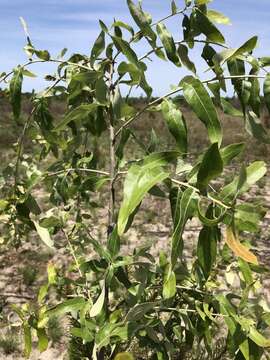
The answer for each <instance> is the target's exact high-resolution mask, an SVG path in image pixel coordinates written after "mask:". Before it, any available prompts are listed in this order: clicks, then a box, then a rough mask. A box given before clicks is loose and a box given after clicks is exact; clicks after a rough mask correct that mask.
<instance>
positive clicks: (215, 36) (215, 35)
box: [196, 10, 225, 44]
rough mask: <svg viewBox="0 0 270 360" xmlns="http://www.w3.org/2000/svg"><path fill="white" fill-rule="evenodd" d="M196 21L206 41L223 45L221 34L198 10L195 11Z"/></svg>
mask: <svg viewBox="0 0 270 360" xmlns="http://www.w3.org/2000/svg"><path fill="white" fill-rule="evenodd" d="M196 21H197V24H198V26H199V29H200V31H201V32H202V33H203V34H204V35H205V36H206V37H207V39H209V40H211V41H215V42H218V43H220V44H224V43H225V39H224V36H223V35H222V34H221V32H220V31H219V30H218V29H217V28H216V27H215V25H214V24H213V23H212V22H211V21H210V19H209V18H208V17H207V16H206V15H204V13H203V12H201V11H200V10H196Z"/></svg>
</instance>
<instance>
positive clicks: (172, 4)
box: [171, 0, 177, 15]
mask: <svg viewBox="0 0 270 360" xmlns="http://www.w3.org/2000/svg"><path fill="white" fill-rule="evenodd" d="M171 10H172V14H173V15H175V14H176V13H177V6H176V3H175V1H174V0H172V2H171Z"/></svg>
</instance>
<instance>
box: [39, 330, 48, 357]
mask: <svg viewBox="0 0 270 360" xmlns="http://www.w3.org/2000/svg"><path fill="white" fill-rule="evenodd" d="M37 337H38V351H40V352H43V351H45V350H47V348H48V345H49V339H48V337H47V335H46V331H45V329H37Z"/></svg>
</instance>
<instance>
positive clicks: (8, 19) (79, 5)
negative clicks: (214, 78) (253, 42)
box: [0, 0, 270, 94]
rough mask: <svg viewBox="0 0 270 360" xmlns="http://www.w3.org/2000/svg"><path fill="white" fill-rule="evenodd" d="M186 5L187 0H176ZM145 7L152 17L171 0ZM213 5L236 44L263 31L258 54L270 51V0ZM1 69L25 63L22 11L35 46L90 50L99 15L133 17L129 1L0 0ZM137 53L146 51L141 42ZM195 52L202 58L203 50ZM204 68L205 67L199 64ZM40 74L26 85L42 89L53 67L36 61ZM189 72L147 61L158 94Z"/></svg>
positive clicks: (148, 0) (147, 0) (149, 1)
mask: <svg viewBox="0 0 270 360" xmlns="http://www.w3.org/2000/svg"><path fill="white" fill-rule="evenodd" d="M176 2H177V4H178V5H179V7H182V5H183V0H176ZM143 6H144V8H145V9H146V10H147V11H149V12H150V13H151V14H152V15H153V18H154V20H158V19H159V18H160V17H162V16H164V15H166V14H168V12H169V9H170V1H169V0H159V1H157V0H144V1H143ZM209 7H210V8H213V9H216V10H219V11H222V12H223V13H224V14H226V15H227V16H229V17H230V19H231V21H232V25H231V26H221V30H222V31H223V32H224V34H225V37H226V39H227V43H228V44H229V45H231V46H232V47H236V46H239V45H241V44H242V43H243V42H244V41H245V40H247V39H248V38H250V37H251V36H253V35H258V36H259V39H260V40H259V47H258V48H257V49H256V54H258V55H267V54H269V55H270V22H269V14H270V1H269V0H257V1H254V0H214V1H213V2H212V3H211V4H210V6H209ZM0 13H1V21H0V43H1V48H0V72H2V71H7V70H9V69H10V68H12V67H14V66H16V65H17V64H19V63H24V62H25V60H26V56H25V54H24V52H23V50H22V47H23V46H24V45H25V37H24V33H23V30H22V27H21V24H20V22H19V17H20V16H22V17H24V19H25V20H26V22H27V23H28V27H29V30H30V34H31V37H32V39H33V42H34V44H35V45H36V47H37V48H41V49H48V50H49V51H50V52H51V54H52V55H57V54H58V53H59V51H60V50H61V49H62V48H63V47H67V48H68V49H69V54H71V53H73V52H83V53H86V54H88V53H89V51H90V48H91V44H92V43H93V41H94V40H95V38H96V36H97V34H98V33H99V31H100V29H99V26H98V19H102V20H103V21H104V22H105V23H107V24H110V23H112V22H113V17H116V19H117V20H123V21H129V15H128V11H127V5H126V1H125V0H0ZM167 24H168V27H169V29H170V30H171V32H172V33H173V35H174V37H175V39H176V40H179V39H180V38H181V36H182V32H181V22H180V20H179V18H178V19H177V20H173V21H169V22H167ZM138 52H139V53H141V54H144V48H143V46H141V47H138ZM193 55H194V56H195V57H196V58H198V55H199V52H196V51H195V52H194V53H193ZM199 68H200V69H201V71H203V70H204V67H203V65H202V64H201V63H199ZM34 70H35V72H36V73H37V74H40V76H39V78H38V79H35V80H31V79H29V80H28V79H27V81H26V82H25V85H24V89H25V90H31V89H32V88H37V89H40V88H41V87H42V85H44V81H43V80H42V75H44V74H46V73H49V72H50V71H51V70H53V67H51V66H48V65H46V67H44V65H43V66H38V65H36V67H35V68H34ZM183 75H185V71H183V70H182V69H180V70H179V69H178V68H176V67H174V66H173V65H172V66H168V64H167V63H164V62H161V61H159V60H155V61H154V62H153V63H151V66H149V71H148V79H149V82H150V83H151V84H152V86H153V88H154V93H155V94H162V93H165V92H166V90H168V89H169V88H170V85H175V84H177V83H178V82H179V80H180V79H181V78H182V76H183Z"/></svg>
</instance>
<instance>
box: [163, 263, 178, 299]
mask: <svg viewBox="0 0 270 360" xmlns="http://www.w3.org/2000/svg"><path fill="white" fill-rule="evenodd" d="M175 293H176V277H175V273H174V272H173V271H172V270H171V269H169V270H168V272H167V273H166V274H165V278H164V284H163V291H162V295H163V298H164V299H170V298H172V297H174V295H175Z"/></svg>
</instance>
